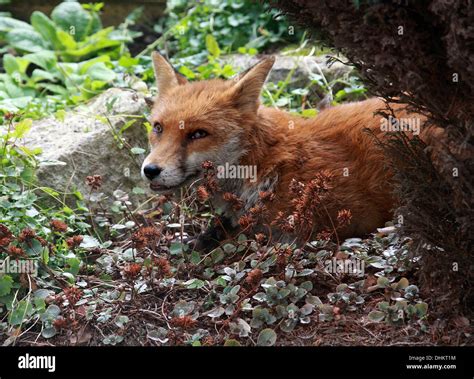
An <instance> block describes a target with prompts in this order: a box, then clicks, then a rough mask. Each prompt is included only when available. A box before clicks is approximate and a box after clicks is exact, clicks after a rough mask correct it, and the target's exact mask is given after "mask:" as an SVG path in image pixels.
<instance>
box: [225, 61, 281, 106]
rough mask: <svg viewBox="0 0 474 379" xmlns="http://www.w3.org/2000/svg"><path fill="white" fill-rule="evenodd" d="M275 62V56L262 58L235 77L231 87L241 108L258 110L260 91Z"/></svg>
mask: <svg viewBox="0 0 474 379" xmlns="http://www.w3.org/2000/svg"><path fill="white" fill-rule="evenodd" d="M274 63H275V57H273V56H271V57H268V58H265V59H262V60H261V61H260V62H258V63H257V64H255V65H254V66H252V67H250V68H249V69H248V70H246V71H244V72H243V73H241V74H239V75H237V76H236V77H235V78H234V79H233V80H234V81H236V83H235V84H234V85H233V86H232V87H231V91H232V96H233V98H234V100H235V101H236V102H237V105H238V106H239V107H240V108H241V109H242V108H243V109H245V110H249V111H255V112H256V111H257V109H258V106H259V101H258V99H259V97H260V92H261V91H262V87H263V84H264V83H265V80H266V79H267V76H268V73H269V72H270V70H271V69H272V67H273V64H274Z"/></svg>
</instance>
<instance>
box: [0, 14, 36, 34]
mask: <svg viewBox="0 0 474 379" xmlns="http://www.w3.org/2000/svg"><path fill="white" fill-rule="evenodd" d="M13 29H17V30H18V29H25V30H30V31H33V28H32V27H31V25H30V24H28V23H27V22H24V21H20V20H17V19H14V18H11V17H0V37H1V34H2V33H7V32H9V31H10V30H13Z"/></svg>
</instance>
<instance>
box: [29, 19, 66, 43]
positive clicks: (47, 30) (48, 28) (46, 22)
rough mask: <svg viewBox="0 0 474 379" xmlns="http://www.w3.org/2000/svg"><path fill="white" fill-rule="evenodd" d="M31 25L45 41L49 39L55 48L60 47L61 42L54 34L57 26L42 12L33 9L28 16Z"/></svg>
mask: <svg viewBox="0 0 474 379" xmlns="http://www.w3.org/2000/svg"><path fill="white" fill-rule="evenodd" d="M30 21H31V25H32V26H33V28H35V30H36V31H37V32H38V33H39V34H40V35H41V37H43V39H44V40H45V41H49V42H50V43H51V44H52V45H53V47H54V48H55V49H59V48H60V47H62V44H61V42H60V41H59V38H58V36H57V34H56V31H57V26H56V24H55V23H54V22H53V21H51V20H50V18H49V17H48V16H46V15H45V14H44V13H43V12H40V11H34V12H33V13H32V14H31V17H30Z"/></svg>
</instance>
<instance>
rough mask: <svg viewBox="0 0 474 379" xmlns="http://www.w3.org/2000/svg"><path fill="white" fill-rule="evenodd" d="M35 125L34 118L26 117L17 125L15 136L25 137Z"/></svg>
mask: <svg viewBox="0 0 474 379" xmlns="http://www.w3.org/2000/svg"><path fill="white" fill-rule="evenodd" d="M31 125H33V120H32V119H30V118H26V119H24V120H21V121H20V122H19V123H18V124H16V125H15V130H14V131H13V133H12V137H13V138H23V137H24V136H25V134H26V133H28V132H29V131H30V129H31Z"/></svg>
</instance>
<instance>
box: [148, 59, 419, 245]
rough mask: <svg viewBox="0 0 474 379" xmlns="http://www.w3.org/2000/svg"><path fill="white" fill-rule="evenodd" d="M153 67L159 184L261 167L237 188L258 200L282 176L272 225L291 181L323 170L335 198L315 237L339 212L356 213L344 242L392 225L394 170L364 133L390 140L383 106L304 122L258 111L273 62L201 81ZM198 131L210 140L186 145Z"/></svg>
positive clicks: (359, 106) (367, 104) (360, 105)
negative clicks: (207, 165) (212, 171)
mask: <svg viewBox="0 0 474 379" xmlns="http://www.w3.org/2000/svg"><path fill="white" fill-rule="evenodd" d="M154 61H155V71H156V75H157V81H158V90H159V96H158V99H157V101H156V103H155V106H154V108H153V111H152V117H151V121H152V122H153V123H156V122H158V123H159V124H160V125H161V126H162V128H163V131H162V132H161V133H159V134H157V133H152V134H151V135H150V143H151V146H152V150H151V153H150V155H149V156H148V157H147V159H146V161H145V163H144V166H145V165H147V164H156V165H159V166H160V167H163V168H165V169H166V168H169V170H168V171H169V174H167V175H168V176H166V174H165V175H163V179H160V178H158V179H156V180H154V182H157V183H158V184H157V185H158V186H159V185H163V186H169V187H170V188H174V187H175V186H178V187H179V186H180V185H182V184H184V183H188V179H189V178H191V179H194V178H196V177H198V176H199V173H200V162H202V161H204V160H206V159H208V160H211V161H214V162H217V164H223V163H224V162H229V163H231V164H240V165H254V166H256V167H257V172H258V180H257V183H251V182H250V180H248V179H247V180H242V183H239V184H237V185H235V183H234V184H233V186H232V187H231V188H233V189H235V192H237V195H239V196H244V197H245V199H244V200H246V199H255V193H256V192H258V191H259V190H262V189H264V188H263V187H262V184H263V183H265V182H267V183H268V182H271V181H272V180H276V182H275V185H274V187H273V188H272V189H273V191H274V192H275V195H276V197H275V200H274V201H273V202H271V203H268V204H266V206H267V207H268V211H269V216H270V220H271V219H273V218H274V217H275V216H276V215H277V213H278V212H279V211H287V212H290V211H291V200H292V195H291V194H290V193H289V191H288V187H289V185H290V182H291V180H292V179H296V180H298V181H301V182H303V183H307V182H309V181H311V180H312V179H314V177H315V175H316V174H317V173H318V172H321V171H327V172H330V173H332V174H333V180H334V181H333V183H332V186H333V188H332V190H331V199H330V200H328V202H327V203H325V204H324V207H325V212H326V217H322V218H321V219H320V220H315V226H316V227H315V228H314V231H315V232H318V231H321V230H322V229H324V228H327V227H328V225H329V224H330V223H331V220H334V219H335V217H336V216H337V212H338V211H339V210H341V209H349V210H350V211H351V212H352V223H351V224H349V226H347V227H345V228H344V229H343V230H341V231H340V233H339V236H340V237H348V236H356V235H363V234H366V233H370V232H373V231H374V230H375V229H376V227H380V226H383V225H384V222H386V221H388V220H390V218H391V216H392V209H393V207H394V199H393V197H392V195H391V193H392V188H391V186H390V179H391V173H390V171H389V169H388V166H387V164H386V161H385V158H384V156H383V154H382V152H381V151H380V149H379V148H378V147H377V146H376V144H375V143H374V138H373V136H372V135H370V134H369V133H367V132H366V131H364V129H369V130H370V131H372V132H373V133H374V134H375V135H376V136H377V137H379V138H384V132H382V131H381V127H380V125H381V124H380V120H381V116H378V115H376V112H377V111H379V110H382V109H384V108H385V104H384V102H383V101H382V100H380V99H377V98H373V99H369V100H366V101H362V102H357V103H349V104H344V105H340V106H337V107H333V108H329V109H327V110H324V111H322V112H321V113H320V114H318V115H317V116H316V117H314V118H311V119H305V118H302V117H298V116H293V115H290V114H288V113H285V112H283V111H280V110H277V109H273V108H266V107H263V106H260V105H259V100H258V98H259V94H260V91H261V88H262V86H263V84H264V81H265V78H266V76H267V74H268V72H269V70H270V69H271V66H272V64H273V60H272V59H266V60H263V61H261V62H260V63H259V64H257V65H256V66H254V67H253V68H251V69H250V70H248V71H247V72H245V73H243V74H242V75H240V76H239V77H237V78H236V80H235V81H232V80H229V81H224V80H218V79H215V80H208V81H203V82H194V83H186V82H185V81H184V80H183V79H182V78H181V77H179V76H176V79H174V75H176V74H174V73H173V72H172V71H171V70H172V68H171V66H169V64H168V63H167V62H166V61H165V60H164V59H163V58H162V57H161V56H158V55H155V56H154ZM394 109H395V112H396V115H397V117H404V116H406V113H405V112H404V111H403V109H402V108H401V107H400V106H396V105H394ZM417 117H420V116H417ZM179 125H181V128H180V127H179ZM196 130H204V131H205V132H206V133H208V135H207V136H206V137H205V138H202V139H197V140H192V141H191V140H189V138H188V137H189V136H190V135H191V134H192V133H194V132H195V131H196ZM164 172H165V171H164ZM166 172H167V171H166ZM345 172H346V173H347V174H348V175H347V176H344V173H345ZM275 178H276V179H275ZM165 179H167V180H168V182H166V180H165ZM160 180H162V181H160ZM224 186H225V185H224ZM216 201H217V200H216ZM249 202H250V203H249V204H247V205H246V207H244V209H243V210H242V211H241V212H240V213H239V212H232V211H231V210H229V209H227V211H228V213H234V214H233V219H234V224H236V220H237V219H238V217H239V216H240V215H241V214H242V213H243V212H245V209H248V208H249V207H251V206H253V203H252V201H250V200H249Z"/></svg>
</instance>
